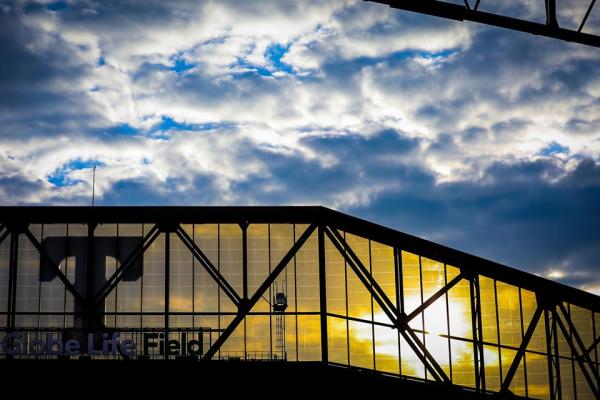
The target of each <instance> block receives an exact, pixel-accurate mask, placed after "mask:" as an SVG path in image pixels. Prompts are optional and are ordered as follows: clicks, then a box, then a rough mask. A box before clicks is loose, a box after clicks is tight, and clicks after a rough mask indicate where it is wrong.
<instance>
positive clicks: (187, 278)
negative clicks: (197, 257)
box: [169, 234, 196, 328]
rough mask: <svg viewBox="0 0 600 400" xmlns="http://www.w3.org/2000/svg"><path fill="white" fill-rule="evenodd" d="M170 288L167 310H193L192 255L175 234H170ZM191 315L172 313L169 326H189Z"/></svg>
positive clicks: (193, 265) (193, 264) (190, 324)
mask: <svg viewBox="0 0 600 400" xmlns="http://www.w3.org/2000/svg"><path fill="white" fill-rule="evenodd" d="M170 242H171V243H170V244H171V254H170V260H169V261H170V274H169V275H170V277H169V281H170V288H169V297H170V298H169V311H170V312H192V311H194V277H195V275H194V268H195V267H196V265H195V263H193V257H194V256H193V255H192V253H191V252H190V251H189V249H188V248H187V247H186V246H185V245H184V244H183V242H182V241H181V239H179V238H178V237H177V235H174V234H171V235H170ZM192 320H193V317H192V316H191V315H172V316H170V317H169V326H170V327H181V328H185V327H191V326H192Z"/></svg>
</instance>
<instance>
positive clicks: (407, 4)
mask: <svg viewBox="0 0 600 400" xmlns="http://www.w3.org/2000/svg"><path fill="white" fill-rule="evenodd" d="M367 1H372V2H375V3H382V4H387V5H389V6H390V7H392V8H398V9H402V10H407V11H413V12H417V13H421V14H427V15H433V16H436V17H442V18H447V19H452V20H456V21H472V22H478V23H481V24H486V25H493V26H498V27H501V28H507V29H512V30H515V31H521V32H527V33H531V34H534V35H540V36H546V37H550V38H555V39H560V40H566V41H568V42H574V43H580V44H584V45H588V46H594V47H600V37H599V36H598V35H595V34H591V33H586V32H584V29H585V25H586V22H587V21H588V18H589V16H590V14H591V12H592V10H593V9H594V5H595V4H596V0H589V5H588V7H587V9H586V12H585V14H583V15H582V16H581V22H580V23H579V25H578V26H577V27H576V28H575V29H567V28H564V27H561V26H560V24H559V21H558V18H557V5H556V0H536V1H538V2H539V3H540V6H541V4H542V2H543V3H544V7H545V14H546V21H545V23H540V22H537V21H533V20H526V19H521V18H515V17H514V16H509V15H503V14H502V13H501V11H498V12H486V11H482V10H481V8H483V7H485V6H492V7H494V6H495V7H496V8H501V7H500V6H501V5H502V1H501V0H463V1H464V3H463V4H457V2H451V1H439V0H367ZM458 3H461V2H458ZM560 5H561V6H563V7H569V8H572V6H573V5H572V4H571V2H562V3H561V4H560Z"/></svg>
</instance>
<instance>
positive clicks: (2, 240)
mask: <svg viewBox="0 0 600 400" xmlns="http://www.w3.org/2000/svg"><path fill="white" fill-rule="evenodd" d="M4 228H6V226H5V225H0V231H2V229H4ZM9 234H10V229H8V228H7V229H6V230H5V231H4V233H3V234H2V236H0V245H1V244H2V242H4V239H6V238H7V237H8V235H9Z"/></svg>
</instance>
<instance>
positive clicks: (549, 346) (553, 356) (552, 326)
mask: <svg viewBox="0 0 600 400" xmlns="http://www.w3.org/2000/svg"><path fill="white" fill-rule="evenodd" d="M544 321H545V323H546V352H547V353H548V384H549V385H550V399H551V400H561V399H562V392H561V388H560V364H559V359H558V335H557V332H558V331H557V329H556V319H555V318H554V313H553V312H552V310H544Z"/></svg>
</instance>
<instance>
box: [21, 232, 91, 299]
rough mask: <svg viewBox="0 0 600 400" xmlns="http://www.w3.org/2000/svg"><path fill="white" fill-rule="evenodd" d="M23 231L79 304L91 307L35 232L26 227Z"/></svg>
mask: <svg viewBox="0 0 600 400" xmlns="http://www.w3.org/2000/svg"><path fill="white" fill-rule="evenodd" d="M23 233H24V234H25V236H26V237H27V238H28V239H29V241H30V242H31V244H33V246H34V247H35V248H36V249H37V251H38V252H39V253H40V255H41V256H42V257H43V258H44V259H45V260H46V262H47V263H48V265H49V266H50V268H52V270H53V272H54V273H55V274H56V276H58V279H60V280H61V282H62V283H63V284H64V285H65V287H66V288H67V290H68V291H69V292H70V293H71V294H72V295H73V297H74V298H75V300H76V301H78V302H79V304H82V305H83V306H84V308H85V309H86V310H87V309H89V303H88V302H87V301H86V299H85V298H84V297H83V296H82V295H81V294H80V293H79V291H78V290H77V288H75V285H73V284H72V283H71V281H69V278H67V277H66V276H65V274H64V273H63V272H62V271H61V269H60V268H59V266H58V265H57V264H56V263H55V262H54V260H53V259H52V257H50V256H49V255H48V253H46V251H45V250H44V248H43V247H42V244H41V243H40V242H39V241H38V240H37V239H36V237H35V236H33V234H32V233H31V231H30V230H29V229H26V230H25V231H24V232H23Z"/></svg>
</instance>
